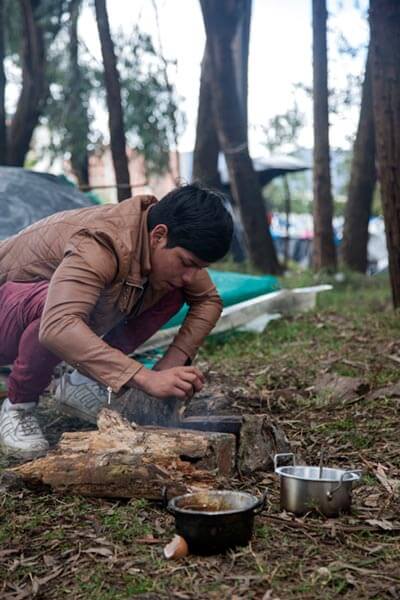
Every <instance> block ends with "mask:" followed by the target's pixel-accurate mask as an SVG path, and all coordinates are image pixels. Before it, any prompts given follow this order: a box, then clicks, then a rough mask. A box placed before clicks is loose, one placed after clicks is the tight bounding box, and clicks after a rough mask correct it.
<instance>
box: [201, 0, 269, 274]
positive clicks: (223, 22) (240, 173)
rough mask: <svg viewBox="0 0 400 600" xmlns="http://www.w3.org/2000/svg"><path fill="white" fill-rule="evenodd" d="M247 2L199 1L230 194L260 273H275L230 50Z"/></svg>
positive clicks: (226, 0) (216, 118)
mask: <svg viewBox="0 0 400 600" xmlns="http://www.w3.org/2000/svg"><path fill="white" fill-rule="evenodd" d="M247 2H248V0H239V1H238V0H220V1H219V2H214V1H213V0H201V1H200V4H201V8H202V13H203V19H204V24H205V28H206V33H207V44H208V49H209V56H210V72H211V92H212V97H213V103H214V104H213V106H214V110H215V112H214V114H215V120H216V128H217V134H218V140H219V144H220V146H221V148H222V150H223V152H224V154H225V159H226V162H227V166H228V171H229V179H230V184H231V190H232V196H233V199H234V201H235V202H236V203H237V205H238V206H239V207H240V211H241V216H242V221H243V225H244V228H245V231H246V234H247V238H248V246H249V251H250V256H251V259H252V261H253V262H254V264H255V266H256V267H257V268H259V269H260V270H261V271H262V272H264V273H272V274H277V273H279V272H280V266H279V263H278V260H277V256H276V252H275V247H274V244H273V242H272V238H271V234H270V232H269V228H268V224H267V220H266V211H265V207H264V203H263V199H262V195H261V189H260V185H259V182H258V178H257V175H256V173H255V171H254V168H253V163H252V161H251V159H250V155H249V150H248V144H247V128H246V120H245V119H244V118H243V107H242V105H241V102H240V98H239V94H238V87H237V82H236V76H235V64H234V57H233V51H232V42H233V40H234V38H235V34H236V33H237V30H238V26H239V23H240V19H241V18H242V17H243V14H244V12H245V10H246V4H247Z"/></svg>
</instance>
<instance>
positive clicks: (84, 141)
mask: <svg viewBox="0 0 400 600" xmlns="http://www.w3.org/2000/svg"><path fill="white" fill-rule="evenodd" d="M80 4H81V0H73V2H72V3H71V8H70V19H71V20H70V27H69V34H70V44H69V57H70V58H69V63H70V89H71V92H72V93H71V94H70V97H69V108H68V114H69V115H70V118H71V117H72V118H73V119H74V120H75V123H74V126H73V127H71V130H70V135H71V167H72V171H73V173H74V175H75V177H76V178H77V180H78V184H79V185H80V186H83V187H84V188H85V189H89V159H88V152H87V145H88V134H89V119H88V114H87V108H88V107H87V101H86V98H85V95H84V92H83V86H84V82H83V77H82V71H81V68H80V65H79V54H78V47H79V42H78V18H79V12H80ZM77 123H79V127H77Z"/></svg>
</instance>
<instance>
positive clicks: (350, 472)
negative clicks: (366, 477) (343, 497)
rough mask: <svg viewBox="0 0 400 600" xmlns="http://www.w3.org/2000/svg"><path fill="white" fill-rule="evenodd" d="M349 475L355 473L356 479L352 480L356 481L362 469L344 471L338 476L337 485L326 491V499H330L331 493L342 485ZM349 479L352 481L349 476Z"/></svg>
mask: <svg viewBox="0 0 400 600" xmlns="http://www.w3.org/2000/svg"><path fill="white" fill-rule="evenodd" d="M349 475H356V479H355V480H354V481H357V480H359V479H360V477H361V475H362V470H361V469H354V470H353V471H345V472H344V473H343V475H342V476H341V478H340V481H339V483H338V485H337V486H336V487H335V488H333V490H329V491H327V492H326V497H327V498H328V500H332V498H333V495H334V494H335V493H336V492H337V491H338V490H340V488H341V487H342V485H343V483H344V482H345V481H348V480H349ZM351 481H353V478H351Z"/></svg>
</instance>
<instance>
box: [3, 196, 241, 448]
mask: <svg viewBox="0 0 400 600" xmlns="http://www.w3.org/2000/svg"><path fill="white" fill-rule="evenodd" d="M231 237H232V219H231V216H230V215H229V213H228V212H227V211H226V209H225V208H224V206H223V204H222V201H221V197H220V196H219V194H218V193H217V192H213V191H210V190H207V189H204V188H202V187H200V186H194V185H188V186H184V187H181V188H177V189H175V190H173V191H172V192H170V193H169V194H167V195H166V196H165V197H164V198H162V199H161V200H160V201H159V202H157V200H156V199H155V198H154V197H153V196H137V197H134V198H131V199H129V200H125V201H124V202H122V203H121V204H118V205H106V206H101V207H98V206H96V207H93V208H92V207H91V208H84V209H78V210H71V211H67V212H63V213H58V214H55V215H53V216H51V217H48V218H46V219H43V220H41V221H39V222H37V223H35V224H33V225H31V226H30V227H28V228H26V229H24V230H23V231H21V232H20V233H19V234H17V235H15V236H13V237H11V238H9V239H6V240H4V241H2V242H0V365H8V364H12V370H11V374H10V377H9V380H8V398H7V399H6V400H5V401H4V402H3V405H2V408H1V412H0V443H1V445H2V448H3V451H5V452H6V453H7V454H9V455H13V456H18V457H22V458H34V457H35V456H39V455H41V454H44V453H45V452H46V451H47V449H48V442H47V440H46V439H45V438H44V436H43V434H42V432H41V430H40V427H39V424H38V422H37V420H36V418H35V416H34V413H33V409H34V408H35V407H36V405H37V402H38V398H39V396H40V394H41V393H42V392H43V391H44V389H45V388H46V387H47V386H48V384H49V383H50V380H51V377H52V374H53V369H54V367H55V366H56V365H57V364H58V363H59V362H60V361H62V360H63V361H65V362H67V363H68V364H69V365H72V366H73V367H74V368H75V371H74V372H73V373H72V374H71V375H70V376H69V377H68V378H67V380H66V382H65V386H64V389H63V393H62V397H61V402H63V403H64V404H65V405H66V408H67V409H68V412H69V414H71V413H72V414H76V415H77V416H80V417H83V418H87V419H88V420H90V421H94V420H95V416H96V414H97V413H98V411H99V410H100V408H101V407H102V406H104V405H105V404H106V402H107V391H108V392H110V393H111V391H112V392H119V391H120V390H121V388H123V387H124V386H126V387H136V388H139V389H141V390H143V391H145V392H147V393H148V394H151V395H153V396H156V397H158V398H166V397H167V396H177V397H179V398H183V399H187V398H190V397H191V395H192V394H193V393H194V392H196V391H199V390H200V389H201V388H202V386H203V383H204V379H203V376H202V374H201V372H200V371H199V370H198V369H197V368H196V367H194V366H190V365H191V361H192V359H193V358H194V356H195V354H196V352H197V350H198V348H199V346H200V345H201V344H202V342H203V340H204V338H205V337H206V336H207V335H208V334H209V333H210V331H211V330H212V329H213V327H214V325H215V324H216V322H217V320H218V318H219V316H220V314H221V310H222V303H221V300H220V298H219V296H218V293H217V291H216V288H215V286H214V285H213V283H212V281H211V280H210V277H209V275H208V273H207V271H206V267H207V266H208V265H209V264H210V263H211V262H214V261H216V260H219V259H221V258H222V257H223V256H224V255H225V254H226V252H227V251H228V249H229V246H230V242H231ZM184 302H187V304H188V305H189V312H188V314H187V317H186V319H185V320H184V322H183V324H182V326H181V328H180V330H179V332H178V334H177V336H176V337H175V339H174V340H173V342H172V344H171V345H170V347H169V348H168V350H167V351H166V353H165V354H164V356H163V357H162V358H161V359H160V361H159V362H158V363H157V364H156V365H155V367H154V368H153V369H152V370H150V369H147V368H145V367H143V366H142V365H141V364H140V363H138V362H136V361H135V360H133V359H132V358H130V357H129V356H128V354H130V353H132V352H133V351H134V350H135V349H136V348H137V347H138V346H140V345H141V344H142V343H143V342H144V341H145V340H146V339H148V338H149V337H151V336H152V335H153V334H154V333H155V332H156V331H157V330H158V329H160V328H161V327H162V325H163V324H164V323H166V322H167V321H168V320H169V319H170V318H171V317H172V316H173V315H174V314H175V313H176V312H177V311H178V310H179V309H180V308H181V306H182V304H183V303H184Z"/></svg>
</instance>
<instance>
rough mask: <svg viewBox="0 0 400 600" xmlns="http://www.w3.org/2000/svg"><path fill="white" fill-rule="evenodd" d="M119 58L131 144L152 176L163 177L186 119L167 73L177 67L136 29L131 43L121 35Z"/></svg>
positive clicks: (126, 126) (119, 38)
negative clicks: (171, 151)
mask: <svg viewBox="0 0 400 600" xmlns="http://www.w3.org/2000/svg"><path fill="white" fill-rule="evenodd" d="M118 40H119V41H118V43H117V44H116V48H115V50H116V54H117V56H118V67H119V73H120V80H121V88H122V89H121V91H122V104H123V111H124V120H125V129H126V134H127V139H128V142H129V143H130V145H131V146H132V147H134V148H135V149H136V150H137V151H138V152H139V153H140V154H142V155H143V156H144V159H145V163H146V169H147V172H148V173H162V172H163V171H165V170H167V168H168V164H169V150H170V148H171V146H173V145H174V143H175V139H174V137H175V135H176V132H177V131H178V130H180V129H182V128H183V125H184V117H183V114H182V113H181V112H180V111H179V110H178V98H177V97H176V94H175V91H174V88H173V86H172V85H171V84H170V82H169V80H168V76H167V71H168V69H170V68H173V67H174V66H175V63H173V62H168V61H165V60H164V59H163V57H162V56H161V55H160V54H159V53H158V52H157V51H156V49H155V47H154V45H153V42H152V39H151V37H150V36H149V35H147V34H143V33H141V32H140V31H139V29H138V28H137V27H136V28H135V29H134V30H133V32H132V35H130V36H129V39H127V38H126V37H124V36H123V35H122V34H119V35H118Z"/></svg>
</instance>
